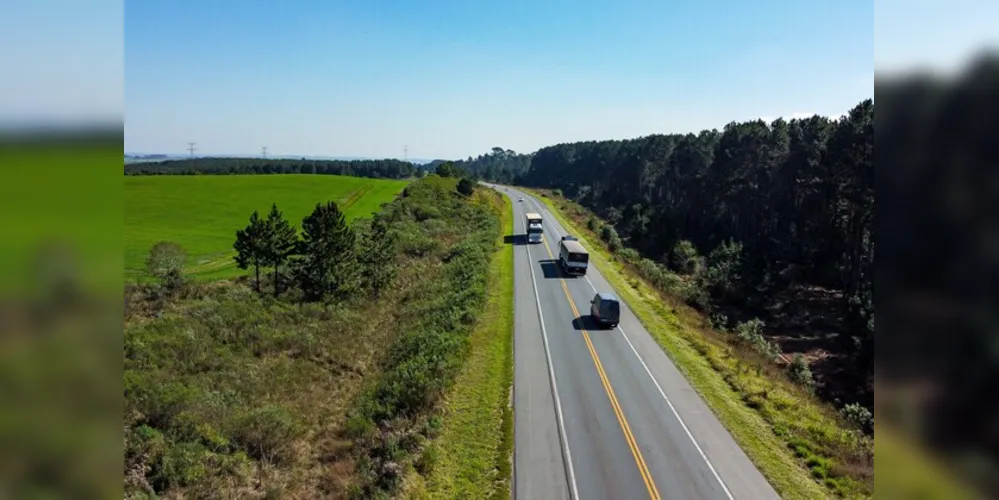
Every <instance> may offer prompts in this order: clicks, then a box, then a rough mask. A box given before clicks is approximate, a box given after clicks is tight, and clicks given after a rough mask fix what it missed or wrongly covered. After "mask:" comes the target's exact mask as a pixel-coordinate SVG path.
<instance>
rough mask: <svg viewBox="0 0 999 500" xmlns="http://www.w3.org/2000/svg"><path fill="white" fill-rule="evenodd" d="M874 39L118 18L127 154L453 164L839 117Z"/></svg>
mask: <svg viewBox="0 0 999 500" xmlns="http://www.w3.org/2000/svg"><path fill="white" fill-rule="evenodd" d="M681 4H684V5H681ZM873 39H874V34H873V3H872V1H870V0H867V1H855V0H845V1H838V2H823V3H813V2H801V1H799V0H789V1H781V2H777V1H757V2H744V1H734V0H733V1H717V0H714V1H712V0H705V1H703V2H700V1H699V2H686V3H683V2H651V1H632V0H612V1H606V2H594V1H587V0H576V1H571V2H570V1H564V0H559V1H547V2H538V1H536V0H510V1H505V2H476V1H458V0H449V1H434V2H431V1H415V0H393V1H371V0H368V1H363V0H362V1H333V0H326V1H294V2H276V1H267V2H264V1H248V2H231V1H221V0H208V1H205V0H201V1H193V0H186V1H180V0H172V1H142V2H137V1H136V2H128V3H127V5H126V9H125V82H126V85H125V128H126V133H125V150H126V151H134V152H165V153H183V151H184V148H185V147H186V142H187V141H197V143H198V148H199V150H200V151H201V152H203V153H206V154H208V153H230V154H255V153H257V152H259V151H260V148H261V146H265V145H266V146H267V147H268V150H269V152H271V153H272V154H276V155H277V154H305V155H334V156H377V157H385V156H388V157H397V156H402V154H403V147H404V146H408V151H409V156H410V157H411V158H441V157H444V158H457V157H465V156H468V155H477V154H479V153H482V152H485V151H487V150H488V149H490V148H491V147H493V146H502V147H504V148H510V149H514V150H517V151H523V152H529V151H533V150H536V149H538V148H539V147H543V146H545V145H548V144H553V143H558V142H565V141H578V140H589V139H605V138H626V137H635V136H641V135H647V134H651V133H662V132H687V131H698V130H700V129H703V128H712V127H722V126H724V124H725V123H727V122H729V121H732V120H746V119H752V118H756V117H761V116H767V117H775V116H782V115H788V116H789V115H792V114H795V113H803V112H813V113H821V114H830V115H838V114H841V113H843V112H845V111H847V110H848V109H849V108H850V107H852V106H853V105H855V104H856V103H858V102H859V101H861V100H862V99H865V98H868V97H871V96H872V94H873V91H872V87H873V74H874V70H873V59H874V42H873Z"/></svg>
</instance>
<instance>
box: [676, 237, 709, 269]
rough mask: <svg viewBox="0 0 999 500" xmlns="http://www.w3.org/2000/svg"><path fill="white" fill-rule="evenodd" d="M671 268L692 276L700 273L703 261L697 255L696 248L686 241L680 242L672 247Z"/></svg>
mask: <svg viewBox="0 0 999 500" xmlns="http://www.w3.org/2000/svg"><path fill="white" fill-rule="evenodd" d="M672 261H673V267H674V269H676V270H677V271H679V272H681V273H683V274H688V275H693V274H697V273H699V272H700V271H701V268H702V267H703V266H704V259H703V258H702V257H701V256H700V255H699V254H698V253H697V248H696V247H695V246H694V244H693V243H691V242H690V241H688V240H680V241H679V242H677V244H676V245H675V246H674V247H673V252H672Z"/></svg>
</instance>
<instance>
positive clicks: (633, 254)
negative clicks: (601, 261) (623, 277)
mask: <svg viewBox="0 0 999 500" xmlns="http://www.w3.org/2000/svg"><path fill="white" fill-rule="evenodd" d="M618 255H620V256H621V258H622V259H624V260H626V261H628V262H635V261H637V260H638V259H639V258H640V256H639V255H638V251H636V250H635V249H634V248H622V249H621V251H620V252H618Z"/></svg>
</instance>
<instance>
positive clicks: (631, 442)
mask: <svg viewBox="0 0 999 500" xmlns="http://www.w3.org/2000/svg"><path fill="white" fill-rule="evenodd" d="M541 241H542V242H544V244H545V248H546V249H547V250H548V257H549V258H550V259H552V260H555V256H554V255H553V254H552V249H551V247H549V246H548V241H547V239H542V240H541ZM556 267H557V266H556ZM559 272H560V273H561V271H559ZM559 282H560V283H561V284H562V291H563V292H565V298H566V299H568V300H569V307H571V308H572V313H573V314H574V315H575V317H576V318H578V320H579V322H580V325H579V329H580V330H581V331H582V332H583V340H584V341H586V348H587V349H589V351H590V356H591V357H592V358H593V364H594V365H596V367H597V375H599V376H600V381H601V382H602V383H603V385H604V390H605V391H606V392H607V397H608V399H610V404H611V408H613V409H614V415H615V416H616V417H617V421H618V423H619V424H621V430H622V431H623V432H624V439H625V441H627V442H628V447H629V448H630V449H631V455H632V456H633V457H635V464H636V465H638V472H639V473H640V474H641V475H642V480H643V481H645V487H646V488H647V489H648V490H649V496H650V497H651V498H652V500H660V499H661V498H662V497H661V496H659V490H658V489H657V488H656V483H655V481H654V480H653V479H652V473H651V472H650V471H649V466H648V465H647V464H646V463H645V458H643V457H642V451H641V450H640V449H639V448H638V441H636V440H635V435H634V434H632V432H631V426H629V425H628V420H627V419H626V418H624V410H622V409H621V403H619V402H618V400H617V395H615V394H614V388H613V387H611V383H610V379H608V378H607V372H605V371H604V365H603V364H601V363H600V356H597V349H596V348H595V347H593V341H591V340H590V334H589V332H587V331H586V329H585V328H583V324H582V321H583V316H582V315H580V314H579V310H578V309H577V308H576V303H575V301H573V300H572V294H570V293H569V287H568V286H567V285H566V284H565V279H564V278H562V277H561V276H560V277H559Z"/></svg>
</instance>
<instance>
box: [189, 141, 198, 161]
mask: <svg viewBox="0 0 999 500" xmlns="http://www.w3.org/2000/svg"><path fill="white" fill-rule="evenodd" d="M195 144H197V143H196V142H188V143H187V150H188V151H190V152H191V158H194V151H195V149H197V148H195V147H194V145H195Z"/></svg>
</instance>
